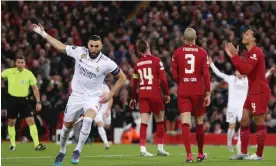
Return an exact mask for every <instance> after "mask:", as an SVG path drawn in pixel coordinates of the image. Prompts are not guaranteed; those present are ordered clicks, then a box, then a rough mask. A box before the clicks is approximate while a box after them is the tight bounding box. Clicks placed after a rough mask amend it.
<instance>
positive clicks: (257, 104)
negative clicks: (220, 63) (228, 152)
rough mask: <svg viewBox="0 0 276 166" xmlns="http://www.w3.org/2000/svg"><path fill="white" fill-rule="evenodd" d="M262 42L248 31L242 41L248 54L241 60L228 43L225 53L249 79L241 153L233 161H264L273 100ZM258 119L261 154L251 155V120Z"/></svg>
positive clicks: (259, 152)
mask: <svg viewBox="0 0 276 166" xmlns="http://www.w3.org/2000/svg"><path fill="white" fill-rule="evenodd" d="M259 40H260V35H259V33H258V31H256V30H254V29H249V30H247V31H246V32H245V33H244V35H243V39H242V43H243V44H244V45H245V46H246V48H247V50H248V52H247V53H246V55H245V56H244V57H245V59H244V60H243V59H241V57H239V56H238V49H236V48H235V47H234V46H233V44H232V43H226V45H225V51H226V53H227V54H228V56H229V57H230V58H231V61H232V63H233V64H234V66H235V67H236V69H237V70H238V71H239V72H240V73H241V74H243V75H246V76H247V78H248V86H249V88H248V95H247V98H246V101H245V103H244V106H243V108H244V109H243V114H242V119H241V134H240V135H241V153H238V154H236V155H233V156H231V157H230V159H231V160H242V159H246V160H262V159H263V150H264V143H265V138H266V126H265V115H266V112H267V106H268V102H269V98H270V88H269V86H268V83H267V80H266V79H265V72H266V70H265V56H264V53H263V51H262V50H261V48H259V47H258V46H257V45H256V44H257V43H258V42H259ZM252 116H253V117H254V122H255V123H256V130H257V131H256V136H257V151H256V153H255V154H253V155H251V156H249V155H248V154H247V153H248V151H247V150H248V141H249V136H250V121H251V117H252Z"/></svg>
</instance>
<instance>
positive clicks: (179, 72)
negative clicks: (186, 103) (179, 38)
mask: <svg viewBox="0 0 276 166" xmlns="http://www.w3.org/2000/svg"><path fill="white" fill-rule="evenodd" d="M172 74H173V78H174V80H175V81H176V82H177V85H178V88H177V94H178V96H183V97H186V96H193V95H204V92H206V91H207V92H210V73H209V63H208V55H207V52H206V51H205V50H204V49H203V48H201V47H199V46H197V45H184V46H182V47H180V48H178V49H176V50H175V51H174V53H173V58H172Z"/></svg>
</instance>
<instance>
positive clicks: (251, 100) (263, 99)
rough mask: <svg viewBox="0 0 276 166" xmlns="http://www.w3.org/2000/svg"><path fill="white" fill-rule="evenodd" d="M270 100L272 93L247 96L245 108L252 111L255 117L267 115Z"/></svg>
mask: <svg viewBox="0 0 276 166" xmlns="http://www.w3.org/2000/svg"><path fill="white" fill-rule="evenodd" d="M269 99H270V93H261V94H256V95H250V96H247V98H246V100H245V102H244V105H243V108H245V109H247V110H249V111H251V112H252V113H253V114H254V115H259V114H265V113H266V112H267V106H268V102H269Z"/></svg>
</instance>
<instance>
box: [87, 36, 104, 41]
mask: <svg viewBox="0 0 276 166" xmlns="http://www.w3.org/2000/svg"><path fill="white" fill-rule="evenodd" d="M89 40H93V41H101V42H102V38H101V37H100V36H99V35H92V36H90V37H89Z"/></svg>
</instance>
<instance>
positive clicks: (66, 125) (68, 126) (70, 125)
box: [63, 121, 74, 129]
mask: <svg viewBox="0 0 276 166" xmlns="http://www.w3.org/2000/svg"><path fill="white" fill-rule="evenodd" d="M73 124H74V123H73V122H65V121H64V122H63V126H65V127H66V128H67V129H71V128H73Z"/></svg>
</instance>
